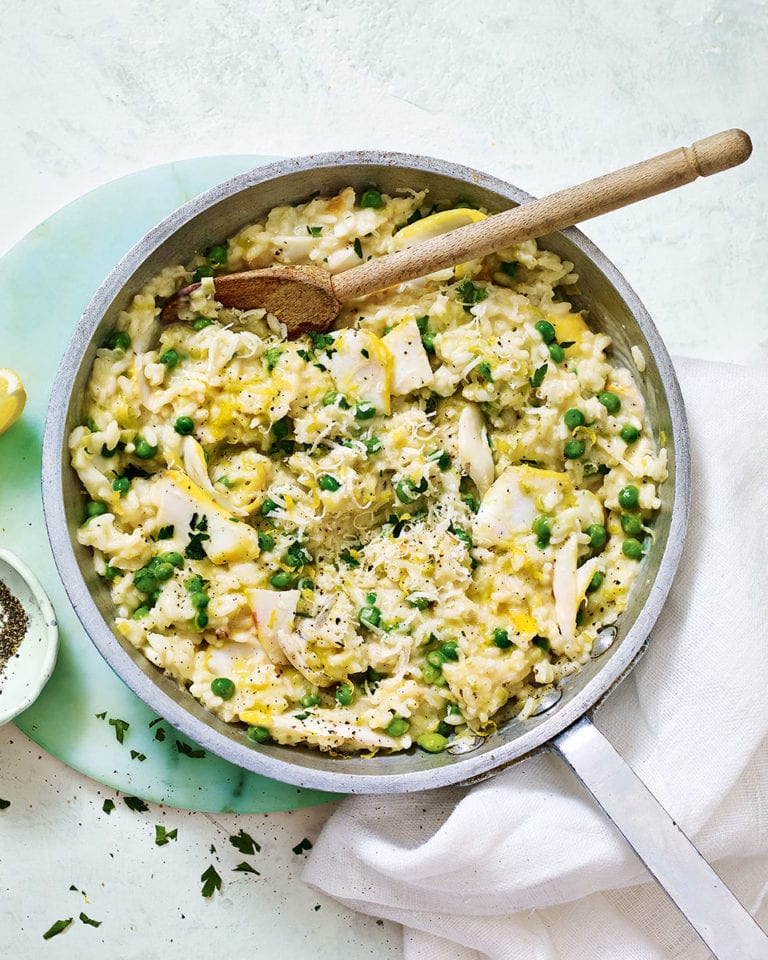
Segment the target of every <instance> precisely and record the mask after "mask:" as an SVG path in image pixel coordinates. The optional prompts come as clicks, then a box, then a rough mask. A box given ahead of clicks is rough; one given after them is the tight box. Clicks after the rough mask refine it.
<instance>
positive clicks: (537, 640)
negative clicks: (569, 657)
mask: <svg viewBox="0 0 768 960" xmlns="http://www.w3.org/2000/svg"><path fill="white" fill-rule="evenodd" d="M531 643H532V644H533V645H534V647H538V648H539V650H543V651H544V652H545V653H546V652H547V651H548V650H549V640H547V638H546V637H540V636H539V635H538V634H536V636H535V637H534V638H533V639H532V640H531Z"/></svg>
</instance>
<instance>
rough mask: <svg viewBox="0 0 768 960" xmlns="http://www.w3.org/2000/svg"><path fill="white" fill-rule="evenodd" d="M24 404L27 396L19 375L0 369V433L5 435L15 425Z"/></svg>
mask: <svg viewBox="0 0 768 960" xmlns="http://www.w3.org/2000/svg"><path fill="white" fill-rule="evenodd" d="M26 402H27V395H26V393H25V392H24V384H23V383H22V382H21V379H20V378H19V375H18V374H17V373H15V372H14V371H13V370H8V369H7V368H5V369H0V433H5V431H6V430H7V429H8V427H11V426H13V424H14V423H16V421H17V420H18V419H19V417H20V416H21V411H22V410H23V409H24V404H25V403H26Z"/></svg>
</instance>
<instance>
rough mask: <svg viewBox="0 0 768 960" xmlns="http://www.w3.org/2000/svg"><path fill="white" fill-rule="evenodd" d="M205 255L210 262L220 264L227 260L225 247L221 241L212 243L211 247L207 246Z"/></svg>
mask: <svg viewBox="0 0 768 960" xmlns="http://www.w3.org/2000/svg"><path fill="white" fill-rule="evenodd" d="M206 256H207V257H208V259H209V260H210V261H211V263H216V264H219V266H221V265H222V264H225V263H226V262H227V248H226V247H225V246H224V244H223V243H214V245H213V246H212V247H209V248H208V253H207V254H206Z"/></svg>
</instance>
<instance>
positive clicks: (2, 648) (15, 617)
mask: <svg viewBox="0 0 768 960" xmlns="http://www.w3.org/2000/svg"><path fill="white" fill-rule="evenodd" d="M28 623H29V618H28V617H27V614H26V613H25V611H24V607H22V605H21V603H20V602H19V600H18V599H17V597H15V596H14V595H13V594H12V593H11V591H10V590H9V589H8V587H7V586H6V585H5V584H4V583H3V581H2V580H0V674H2V672H3V670H4V669H5V665H6V664H7V663H8V661H9V660H10V659H11V657H12V656H13V655H14V654H15V653H16V651H17V650H18V649H19V644H20V643H21V641H22V640H23V639H24V637H25V636H26V633H27V624H28Z"/></svg>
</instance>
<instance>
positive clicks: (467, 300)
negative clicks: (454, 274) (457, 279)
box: [456, 279, 488, 306]
mask: <svg viewBox="0 0 768 960" xmlns="http://www.w3.org/2000/svg"><path fill="white" fill-rule="evenodd" d="M456 293H457V294H458V297H459V301H460V302H461V303H463V304H464V306H471V305H472V304H475V303H480V302H481V301H482V300H485V298H486V297H487V296H488V291H487V290H486V289H485V287H478V286H477V284H474V283H472V281H471V280H469V279H467V280H463V281H462V282H461V283H460V284H459V285H458V286H457V287H456Z"/></svg>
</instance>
